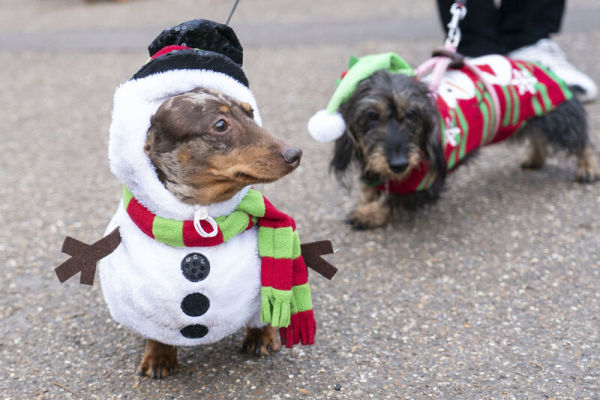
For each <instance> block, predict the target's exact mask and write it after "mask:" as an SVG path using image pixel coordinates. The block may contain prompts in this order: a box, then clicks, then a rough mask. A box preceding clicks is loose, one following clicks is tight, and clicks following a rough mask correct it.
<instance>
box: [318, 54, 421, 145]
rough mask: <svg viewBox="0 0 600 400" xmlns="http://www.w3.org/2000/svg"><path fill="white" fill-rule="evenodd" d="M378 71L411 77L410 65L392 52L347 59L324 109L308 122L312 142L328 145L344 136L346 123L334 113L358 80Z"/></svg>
mask: <svg viewBox="0 0 600 400" xmlns="http://www.w3.org/2000/svg"><path fill="white" fill-rule="evenodd" d="M381 70H388V71H390V72H391V73H393V74H405V75H408V76H414V75H415V72H414V71H413V69H412V68H411V67H410V65H408V63H407V62H406V61H404V60H403V59H402V58H401V57H400V56H399V55H398V54H396V53H381V54H371V55H368V56H364V57H361V58H356V57H354V56H351V57H350V62H349V63H348V70H347V71H346V72H344V73H343V74H342V77H341V79H339V80H338V82H337V89H336V90H335V92H334V93H333V96H331V99H330V100H329V104H327V108H326V109H324V110H320V111H317V112H316V113H315V115H313V116H312V118H311V119H310V120H309V121H308V132H309V133H310V135H311V136H312V137H313V139H315V140H316V141H318V142H330V141H332V140H335V139H337V138H339V137H341V136H342V135H343V134H344V132H345V130H346V124H345V123H344V119H343V118H342V116H341V114H340V113H339V112H338V109H339V107H340V106H341V105H342V104H343V103H344V102H345V101H346V100H348V99H349V98H350V97H352V93H354V91H355V90H356V87H357V86H358V84H359V83H360V81H362V80H363V79H366V78H368V77H370V76H371V75H373V74H374V73H375V72H377V71H381Z"/></svg>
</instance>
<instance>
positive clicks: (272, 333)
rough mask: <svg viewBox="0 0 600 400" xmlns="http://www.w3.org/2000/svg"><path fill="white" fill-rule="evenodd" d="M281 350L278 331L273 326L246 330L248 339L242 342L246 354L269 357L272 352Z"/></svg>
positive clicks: (245, 338)
mask: <svg viewBox="0 0 600 400" xmlns="http://www.w3.org/2000/svg"><path fill="white" fill-rule="evenodd" d="M280 348H281V344H279V335H278V334H277V329H275V328H273V327H272V326H271V325H266V326H264V327H262V328H247V329H246V337H244V341H243V342H242V351H243V352H244V353H247V354H256V355H263V356H268V355H269V354H271V352H276V351H279V349H280Z"/></svg>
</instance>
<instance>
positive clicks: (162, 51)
mask: <svg viewBox="0 0 600 400" xmlns="http://www.w3.org/2000/svg"><path fill="white" fill-rule="evenodd" d="M185 49H191V47H186V46H177V45H172V46H167V47H163V48H162V49H160V50H159V51H157V52H156V53H154V55H153V56H152V57H151V58H150V59H151V60H154V59H155V58H157V57H160V56H162V55H163V54H167V53H170V52H172V51H175V50H185Z"/></svg>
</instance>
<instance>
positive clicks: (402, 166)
mask: <svg viewBox="0 0 600 400" xmlns="http://www.w3.org/2000/svg"><path fill="white" fill-rule="evenodd" d="M388 164H389V166H390V169H391V170H392V171H393V172H394V173H396V174H398V173H400V172H404V171H406V168H408V159H406V157H398V158H395V159H394V160H392V161H390V162H389V163H388Z"/></svg>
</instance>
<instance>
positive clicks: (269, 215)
mask: <svg viewBox="0 0 600 400" xmlns="http://www.w3.org/2000/svg"><path fill="white" fill-rule="evenodd" d="M263 199H264V200H265V216H264V217H263V218H261V219H260V221H259V225H260V226H269V227H270V228H279V227H288V226H291V227H292V229H293V230H296V223H295V222H294V220H293V219H292V218H291V217H289V216H287V215H286V214H284V213H282V212H281V211H279V210H278V209H276V208H275V207H274V206H273V204H271V202H270V201H269V200H268V199H267V198H266V197H264V196H263ZM268 220H270V221H268ZM276 223H279V224H284V225H281V226H272V225H271V224H276ZM265 224H269V225H265Z"/></svg>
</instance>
